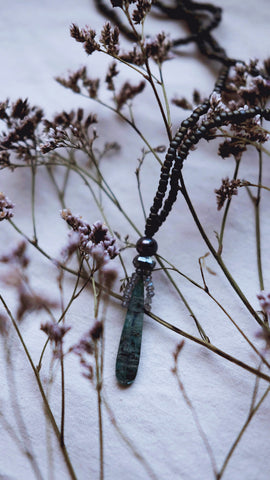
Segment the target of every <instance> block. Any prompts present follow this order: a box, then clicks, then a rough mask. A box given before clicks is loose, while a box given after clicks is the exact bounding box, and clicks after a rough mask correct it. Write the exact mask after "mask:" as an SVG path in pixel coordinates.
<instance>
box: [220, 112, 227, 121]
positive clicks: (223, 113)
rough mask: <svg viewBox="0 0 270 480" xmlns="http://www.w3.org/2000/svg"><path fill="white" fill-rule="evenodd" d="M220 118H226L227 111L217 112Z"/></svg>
mask: <svg viewBox="0 0 270 480" xmlns="http://www.w3.org/2000/svg"><path fill="white" fill-rule="evenodd" d="M219 116H220V118H221V120H226V119H227V116H228V113H227V112H221V113H220V114H219Z"/></svg>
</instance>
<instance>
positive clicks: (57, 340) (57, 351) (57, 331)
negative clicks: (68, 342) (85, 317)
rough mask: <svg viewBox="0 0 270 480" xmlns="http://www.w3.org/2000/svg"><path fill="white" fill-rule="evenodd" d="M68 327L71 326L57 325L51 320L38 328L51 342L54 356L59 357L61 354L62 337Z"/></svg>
mask: <svg viewBox="0 0 270 480" xmlns="http://www.w3.org/2000/svg"><path fill="white" fill-rule="evenodd" d="M70 329H71V327H69V326H67V325H63V324H62V325H59V323H55V322H53V321H48V322H46V323H43V324H41V327H40V330H42V331H43V332H44V333H46V335H48V339H49V340H50V342H51V343H52V344H53V356H54V358H58V359H59V358H61V357H62V356H63V338H64V336H65V335H66V333H67V332H68V331H69V330H70Z"/></svg>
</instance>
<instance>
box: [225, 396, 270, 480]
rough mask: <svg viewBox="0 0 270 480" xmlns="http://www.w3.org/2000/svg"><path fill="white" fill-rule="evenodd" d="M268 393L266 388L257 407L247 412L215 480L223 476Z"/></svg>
mask: <svg viewBox="0 0 270 480" xmlns="http://www.w3.org/2000/svg"><path fill="white" fill-rule="evenodd" d="M269 392H270V387H268V388H267V389H266V390H265V392H264V394H263V395H262V397H261V398H260V400H259V402H258V403H257V405H255V406H254V408H253V409H252V410H251V411H250V412H249V414H248V417H247V419H246V421H245V423H244V425H243V427H242V428H241V430H240V432H239V434H238V435H237V437H236V439H235V441H234V442H233V444H232V446H231V448H230V450H229V452H228V454H227V456H226V458H225V460H224V462H223V465H222V467H221V469H220V471H219V473H218V475H217V480H220V479H221V477H222V476H223V473H224V471H225V469H226V467H227V465H228V463H229V461H230V459H231V457H232V455H233V453H234V451H235V449H236V447H237V445H238V444H239V442H240V440H241V438H242V436H243V434H244V433H245V431H246V429H247V427H248V425H249V424H250V422H251V420H252V418H253V417H254V415H255V413H257V411H258V410H259V408H260V406H261V405H262V403H263V401H264V400H265V399H266V397H267V395H268V394H269Z"/></svg>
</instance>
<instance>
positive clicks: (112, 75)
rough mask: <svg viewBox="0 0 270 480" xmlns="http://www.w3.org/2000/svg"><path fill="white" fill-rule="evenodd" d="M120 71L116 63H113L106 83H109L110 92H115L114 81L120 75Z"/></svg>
mask: <svg viewBox="0 0 270 480" xmlns="http://www.w3.org/2000/svg"><path fill="white" fill-rule="evenodd" d="M118 73H119V71H118V70H117V68H116V62H113V63H111V65H110V66H109V69H108V72H107V75H106V78H105V82H106V83H107V86H108V90H113V91H114V90H115V87H114V83H113V79H114V78H115V77H116V76H117V75H118Z"/></svg>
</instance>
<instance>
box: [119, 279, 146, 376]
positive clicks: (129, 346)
mask: <svg viewBox="0 0 270 480" xmlns="http://www.w3.org/2000/svg"><path fill="white" fill-rule="evenodd" d="M143 315H144V281H143V278H142V277H141V276H138V277H137V280H136V283H135V285H134V288H133V291H132V295H131V298H130V301H129V306H128V310H127V314H126V319H125V323H124V327H123V330H122V335H121V339H120V343H119V348H118V354H117V359H116V369H115V373H116V378H117V380H118V382H119V383H120V384H121V385H130V384H131V383H132V382H133V381H134V380H135V377H136V374H137V370H138V366H139V360H140V351H141V340H142V328H143Z"/></svg>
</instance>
